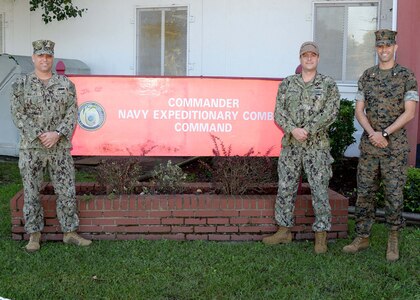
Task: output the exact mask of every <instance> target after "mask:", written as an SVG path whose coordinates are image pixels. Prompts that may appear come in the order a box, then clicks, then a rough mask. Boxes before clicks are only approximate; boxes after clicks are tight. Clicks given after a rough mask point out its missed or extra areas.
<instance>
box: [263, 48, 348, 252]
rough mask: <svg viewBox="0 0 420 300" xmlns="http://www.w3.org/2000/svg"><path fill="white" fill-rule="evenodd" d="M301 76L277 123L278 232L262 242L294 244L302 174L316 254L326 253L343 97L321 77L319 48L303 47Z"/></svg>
mask: <svg viewBox="0 0 420 300" xmlns="http://www.w3.org/2000/svg"><path fill="white" fill-rule="evenodd" d="M299 57H300V63H301V66H302V73H301V74H297V75H292V76H289V77H287V78H285V79H284V80H283V81H282V83H281V84H280V87H279V90H278V93H277V100H276V108H275V111H274V116H275V121H276V123H277V124H278V125H279V126H280V127H282V128H283V131H284V136H283V139H282V150H281V153H280V157H279V162H278V174H279V186H278V193H277V199H276V205H275V219H276V222H277V223H278V224H279V229H278V231H277V232H276V233H275V234H274V235H272V236H269V237H265V238H264V239H263V243H265V244H268V245H273V244H280V243H283V244H285V243H290V242H291V241H292V233H291V228H292V227H293V225H294V215H293V212H294V204H295V201H296V192H297V189H298V182H299V177H300V176H301V173H302V169H303V170H304V171H305V173H306V175H307V177H308V182H309V185H310V187H311V191H312V206H313V208H314V212H315V222H314V224H313V225H312V230H313V231H314V232H315V253H317V254H318V253H325V252H327V231H329V230H330V229H331V207H330V204H329V199H328V184H329V180H330V178H331V176H332V170H331V164H332V162H333V158H332V157H331V154H330V143H329V138H328V128H329V126H330V125H331V124H332V123H333V122H334V121H335V119H336V117H337V115H338V111H339V107H340V94H339V92H338V88H337V85H336V83H335V81H334V80H333V79H332V78H331V77H328V76H325V75H322V74H319V73H318V72H317V67H318V63H319V48H318V45H317V44H315V43H314V42H305V43H303V44H302V46H301V48H300V52H299Z"/></svg>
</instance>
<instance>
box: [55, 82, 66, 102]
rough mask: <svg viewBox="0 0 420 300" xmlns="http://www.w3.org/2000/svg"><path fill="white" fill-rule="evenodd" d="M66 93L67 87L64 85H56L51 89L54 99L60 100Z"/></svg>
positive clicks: (64, 97) (62, 99) (63, 98)
mask: <svg viewBox="0 0 420 300" xmlns="http://www.w3.org/2000/svg"><path fill="white" fill-rule="evenodd" d="M67 95H68V89H67V88H66V87H64V86H57V87H55V88H54V89H53V91H52V96H53V98H55V99H56V100H58V101H60V102H62V101H64V100H65V99H66V97H67Z"/></svg>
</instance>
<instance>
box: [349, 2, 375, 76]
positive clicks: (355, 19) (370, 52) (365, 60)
mask: <svg viewBox="0 0 420 300" xmlns="http://www.w3.org/2000/svg"><path fill="white" fill-rule="evenodd" d="M377 11H378V9H377V7H376V6H361V7H349V9H348V34H347V38H348V41H347V57H346V59H347V63H346V64H347V69H346V80H353V81H356V80H357V79H358V78H359V77H360V76H361V75H362V73H363V71H364V70H365V69H367V68H368V67H370V66H373V65H374V64H375V50H374V48H375V47H374V45H375V35H374V32H375V30H376V24H377Z"/></svg>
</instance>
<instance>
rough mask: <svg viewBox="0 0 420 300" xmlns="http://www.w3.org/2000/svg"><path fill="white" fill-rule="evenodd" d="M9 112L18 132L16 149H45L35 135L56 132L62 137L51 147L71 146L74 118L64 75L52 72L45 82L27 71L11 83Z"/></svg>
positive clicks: (69, 86)
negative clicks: (18, 143) (17, 146)
mask: <svg viewBox="0 0 420 300" xmlns="http://www.w3.org/2000/svg"><path fill="white" fill-rule="evenodd" d="M11 112H12V118H13V122H14V123H15V125H16V127H17V128H18V129H19V132H20V149H32V148H37V149H40V148H41V149H43V148H45V147H44V146H43V145H42V143H41V141H40V140H39V139H38V136H39V135H40V134H41V133H44V132H48V131H55V130H57V131H59V132H60V134H61V135H62V138H60V139H59V141H58V142H57V144H56V145H55V146H54V147H53V148H71V136H72V135H73V131H74V128H75V126H76V121H77V101H76V89H75V86H74V84H73V83H72V82H71V81H70V80H69V79H68V78H67V77H65V76H62V75H57V74H53V76H52V77H51V78H50V80H49V81H48V83H47V84H46V85H45V84H44V83H42V81H41V80H40V79H38V77H37V76H36V75H35V73H30V74H27V75H24V76H21V77H19V78H17V79H16V81H15V82H14V83H13V85H12V99H11Z"/></svg>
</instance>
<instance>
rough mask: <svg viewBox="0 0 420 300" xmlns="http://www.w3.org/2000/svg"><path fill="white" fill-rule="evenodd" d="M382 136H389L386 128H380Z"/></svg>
mask: <svg viewBox="0 0 420 300" xmlns="http://www.w3.org/2000/svg"><path fill="white" fill-rule="evenodd" d="M382 136H383V137H384V138H387V137H389V134H388V132H386V130H385V129H382Z"/></svg>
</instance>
